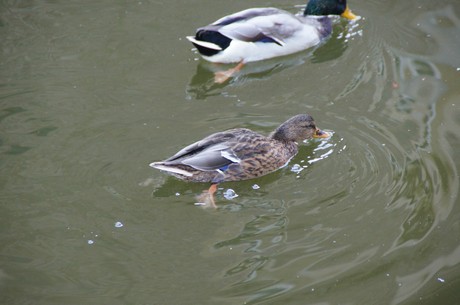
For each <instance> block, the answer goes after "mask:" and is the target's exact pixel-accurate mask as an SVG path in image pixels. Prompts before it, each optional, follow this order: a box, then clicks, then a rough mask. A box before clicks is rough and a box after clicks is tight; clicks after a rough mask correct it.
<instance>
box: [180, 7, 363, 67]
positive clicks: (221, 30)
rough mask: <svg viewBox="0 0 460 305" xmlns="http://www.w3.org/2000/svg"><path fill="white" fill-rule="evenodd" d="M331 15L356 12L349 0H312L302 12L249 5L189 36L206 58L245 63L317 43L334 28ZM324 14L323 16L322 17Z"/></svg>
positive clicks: (350, 16)
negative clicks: (298, 13) (349, 4)
mask: <svg viewBox="0 0 460 305" xmlns="http://www.w3.org/2000/svg"><path fill="white" fill-rule="evenodd" d="M328 15H340V16H343V17H345V18H347V19H350V20H351V19H355V18H356V16H355V15H354V14H353V13H352V12H351V11H350V10H349V9H348V6H347V1H346V0H310V1H309V2H308V5H307V7H306V8H305V11H304V13H303V16H296V15H293V14H291V13H289V12H286V11H284V10H280V9H277V8H271V7H268V8H250V9H247V10H244V11H241V12H238V13H235V14H232V15H229V16H225V17H223V18H221V19H219V20H217V21H215V22H214V23H212V24H210V25H207V26H205V27H202V28H199V29H198V30H197V32H196V34H195V36H188V37H187V39H188V40H190V41H191V42H192V43H193V44H194V45H195V47H196V48H197V49H198V52H199V53H200V54H201V55H202V56H203V58H204V59H206V60H208V61H211V62H216V63H239V65H238V66H237V70H239V69H240V68H241V67H242V65H243V64H244V63H247V62H252V61H259V60H264V59H269V58H273V57H278V56H283V55H288V54H293V53H296V52H299V51H302V50H305V49H308V48H310V47H312V46H315V45H317V44H318V43H319V42H320V41H321V40H323V39H324V38H326V37H328V36H329V35H330V34H331V32H332V22H331V20H330V18H328V17H326V16H328ZM320 16H322V17H320Z"/></svg>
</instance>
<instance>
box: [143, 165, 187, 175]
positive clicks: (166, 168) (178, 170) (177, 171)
mask: <svg viewBox="0 0 460 305" xmlns="http://www.w3.org/2000/svg"><path fill="white" fill-rule="evenodd" d="M149 166H150V167H153V168H156V169H159V170H162V171H165V172H170V173H174V174H179V175H183V176H186V177H192V176H193V174H192V173H191V172H188V171H186V170H183V169H181V168H178V167H175V166H170V165H167V164H165V163H164V162H152V163H150V164H149Z"/></svg>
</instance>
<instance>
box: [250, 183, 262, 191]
mask: <svg viewBox="0 0 460 305" xmlns="http://www.w3.org/2000/svg"><path fill="white" fill-rule="evenodd" d="M252 189H253V190H258V189H260V186H259V185H257V184H254V185H253V186H252Z"/></svg>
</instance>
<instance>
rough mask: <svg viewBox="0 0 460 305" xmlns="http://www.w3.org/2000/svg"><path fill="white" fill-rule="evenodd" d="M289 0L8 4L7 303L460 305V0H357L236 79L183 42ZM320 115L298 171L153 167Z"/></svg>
mask: <svg viewBox="0 0 460 305" xmlns="http://www.w3.org/2000/svg"><path fill="white" fill-rule="evenodd" d="M301 4H302V3H288V2H286V1H278V2H277V1H269V2H266V1H252V2H248V1H231V2H228V1H220V0H219V1H209V0H204V1H191V2H184V1H174V0H172V1H168V2H158V1H144V0H142V1H135V2H125V1H104V2H92V1H86V2H78V3H77V2H74V1H70V2H69V1H3V2H2V3H1V4H0V36H1V44H0V48H1V55H0V169H1V173H2V175H1V176H0V185H1V189H0V190H1V191H0V228H1V230H0V303H1V304H457V303H458V300H459V299H460V292H459V291H460V290H459V289H460V208H459V199H458V198H459V194H458V190H459V168H460V162H459V160H460V155H459V151H460V134H459V132H460V87H459V83H460V82H459V81H460V56H459V54H460V53H459V50H460V3H459V2H458V1H454V0H450V1H447V0H445V1H428V0H422V1H415V0H409V1H395V0H393V1H376V0H371V1H351V0H350V1H349V5H350V7H351V8H352V9H353V11H354V12H355V13H356V14H359V15H361V17H362V18H361V19H360V20H359V21H357V22H353V23H347V22H346V21H343V20H342V21H338V22H337V24H336V25H335V26H334V33H333V36H332V37H331V39H329V40H328V41H327V42H326V43H324V44H323V45H321V46H319V47H317V48H314V49H312V50H308V51H306V52H302V53H300V54H296V55H293V56H289V57H286V58H281V59H276V60H270V61H266V62H262V63H254V64H251V65H247V66H246V67H245V68H244V69H243V70H241V71H240V72H239V73H238V74H237V75H235V77H234V78H232V79H231V80H230V81H229V82H227V83H224V84H216V83H214V75H213V73H214V72H215V71H217V70H219V69H222V67H216V66H214V65H210V64H207V63H205V62H203V61H202V60H200V59H199V57H198V55H197V54H196V52H195V51H194V50H193V48H192V46H191V45H190V44H189V43H188V42H187V41H186V40H185V36H187V35H190V34H193V32H194V29H195V28H197V27H199V26H202V25H204V24H207V23H210V22H212V21H214V20H215V19H217V18H218V17H221V16H223V15H225V14H228V13H231V12H234V11H238V10H242V9H245V8H248V7H259V6H276V7H280V8H283V9H286V10H289V11H291V12H298V11H299V10H301V6H300V5H301ZM304 112H308V113H310V114H311V115H313V116H314V118H315V119H316V121H317V123H318V126H319V127H321V128H324V129H329V130H332V131H334V134H333V136H332V137H331V138H330V139H328V140H324V141H310V142H307V143H305V144H302V145H301V147H300V151H299V154H298V155H297V156H296V157H295V158H293V159H292V160H291V162H290V163H289V164H288V166H287V167H285V168H283V169H281V170H280V171H278V172H276V173H273V174H271V175H268V176H265V177H262V178H259V179H255V180H249V181H244V182H238V183H224V184H221V185H220V186H219V190H218V192H217V204H218V206H219V208H218V209H216V210H212V209H203V208H201V207H197V206H195V205H194V203H195V200H196V199H195V196H196V195H197V194H199V193H200V192H201V191H202V190H203V189H205V188H207V187H208V185H206V184H190V183H185V182H182V181H178V180H176V179H175V178H172V177H169V176H167V175H165V174H164V173H161V172H160V171H156V170H153V169H151V168H149V166H148V164H149V163H150V162H152V161H156V160H161V159H164V158H166V157H168V156H169V155H171V154H173V153H175V152H176V151H177V150H178V149H180V148H182V147H183V146H185V145H187V144H190V143H191V142H193V141H195V140H198V139H200V138H202V137H204V136H206V135H208V134H210V133H212V132H216V131H219V130H224V129H228V128H234V127H247V128H251V129H254V130H256V131H258V132H261V133H269V132H270V131H271V130H272V129H273V128H275V127H276V126H278V124H279V123H281V122H283V121H285V120H286V119H287V118H288V117H290V116H292V115H295V114H298V113H304Z"/></svg>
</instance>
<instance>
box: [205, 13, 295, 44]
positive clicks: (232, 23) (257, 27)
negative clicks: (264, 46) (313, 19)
mask: <svg viewBox="0 0 460 305" xmlns="http://www.w3.org/2000/svg"><path fill="white" fill-rule="evenodd" d="M302 26H303V23H302V21H301V20H300V19H299V18H297V17H296V16H294V15H292V14H291V13H289V12H286V11H283V10H280V9H277V8H254V9H248V10H244V11H241V12H238V13H235V14H233V15H229V16H226V17H223V18H221V19H219V20H217V21H216V22H214V23H212V24H211V25H209V26H207V27H204V28H201V30H211V31H218V32H219V33H221V34H222V35H224V36H226V37H228V38H230V39H236V40H240V41H244V42H272V43H276V44H278V45H283V44H284V43H285V40H286V39H288V38H289V37H292V36H293V35H294V34H295V32H296V31H299V30H301V29H302ZM199 30H200V29H199Z"/></svg>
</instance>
